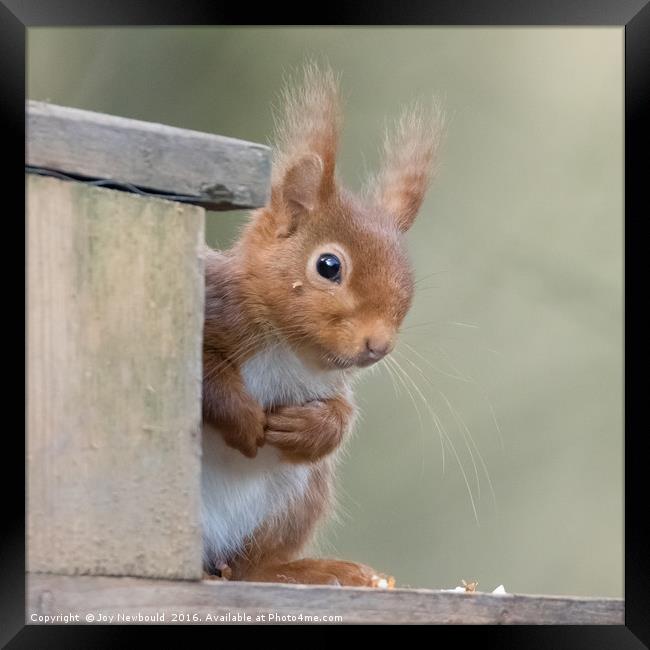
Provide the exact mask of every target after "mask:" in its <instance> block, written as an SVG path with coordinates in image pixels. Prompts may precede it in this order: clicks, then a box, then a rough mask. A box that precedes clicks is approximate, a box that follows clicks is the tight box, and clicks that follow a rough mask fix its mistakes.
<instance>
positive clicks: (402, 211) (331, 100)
mask: <svg viewBox="0 0 650 650" xmlns="http://www.w3.org/2000/svg"><path fill="white" fill-rule="evenodd" d="M340 123H341V111H340V101H339V89H338V83H337V80H336V78H335V76H334V74H333V73H332V71H331V70H329V69H325V70H322V69H319V68H318V67H317V66H315V65H313V64H311V65H308V66H307V67H306V68H305V74H304V80H303V83H302V84H300V85H299V86H297V87H296V86H289V88H288V89H287V90H285V93H284V114H283V116H282V118H281V120H280V121H279V122H278V127H277V134H276V147H275V150H274V160H273V170H272V184H271V196H270V199H269V202H268V204H267V205H266V206H265V207H264V208H261V209H260V210H257V211H256V212H254V213H253V219H252V220H251V222H250V224H249V225H248V227H247V228H246V230H245V232H244V235H243V237H242V239H241V240H240V243H239V246H240V251H241V254H242V256H243V258H244V260H245V269H246V271H245V278H243V281H244V282H245V286H246V290H247V294H248V296H249V298H250V300H249V304H251V305H253V306H254V309H256V310H257V311H258V312H259V313H258V314H257V316H258V317H259V318H260V319H261V320H264V321H266V322H268V323H269V324H270V325H271V326H272V327H273V328H274V329H275V330H277V331H278V333H279V334H280V335H282V336H283V337H284V338H285V339H286V340H287V341H288V342H289V343H290V344H291V345H292V346H293V347H294V349H296V351H298V352H299V353H301V354H302V355H303V356H304V357H306V358H309V359H311V360H313V361H315V362H316V363H317V364H318V365H320V366H321V367H324V368H349V367H353V366H368V365H371V364H372V363H374V362H376V361H378V360H380V359H381V358H382V357H383V356H385V355H386V354H387V353H389V352H390V351H391V350H392V349H393V347H394V345H395V339H396V336H397V332H398V330H399V327H400V325H401V323H402V321H403V319H404V317H405V316H406V313H407V311H408V309H409V306H410V304H411V300H412V296H413V274H412V270H411V267H410V264H409V260H408V257H407V255H406V251H405V246H404V244H405V242H404V233H405V232H406V231H407V230H408V229H409V228H410V227H411V225H412V224H413V222H414V220H415V217H416V215H417V212H418V210H419V208H420V206H421V204H422V201H423V199H424V195H425V192H426V189H427V186H428V184H429V181H430V178H431V175H432V172H433V170H434V166H435V162H436V152H437V149H438V144H439V140H440V132H441V113H440V110H439V109H438V108H437V106H434V107H433V110H430V111H425V110H423V109H422V108H420V107H418V106H415V107H412V108H410V109H408V110H407V111H405V112H404V113H403V115H402V117H401V118H400V119H399V120H398V122H397V124H396V127H395V128H394V129H393V130H392V132H389V133H388V134H387V136H386V139H385V142H384V152H383V163H382V167H381V171H380V172H379V173H378V174H377V176H376V177H375V178H374V179H372V180H371V182H370V183H369V185H368V188H367V190H366V191H364V192H363V193H362V194H360V195H354V194H352V193H351V192H349V191H347V190H345V189H344V188H343V187H342V186H341V185H340V184H339V182H338V180H337V178H336V175H335V160H336V151H337V143H338V135H339V129H340Z"/></svg>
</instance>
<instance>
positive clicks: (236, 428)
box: [219, 404, 266, 458]
mask: <svg viewBox="0 0 650 650" xmlns="http://www.w3.org/2000/svg"><path fill="white" fill-rule="evenodd" d="M265 424H266V414H265V413H264V410H263V409H262V407H261V406H258V405H257V404H252V405H250V406H248V407H247V406H244V405H242V408H241V409H240V410H239V411H238V413H237V420H236V422H233V424H232V425H231V426H224V425H220V426H219V429H220V431H221V433H222V435H223V437H224V440H225V441H226V444H227V445H228V446H229V447H233V448H234V449H237V450H239V451H241V453H242V454H244V456H247V457H248V458H254V457H255V456H257V448H258V447H261V446H262V445H263V444H264V441H265V434H264V426H265Z"/></svg>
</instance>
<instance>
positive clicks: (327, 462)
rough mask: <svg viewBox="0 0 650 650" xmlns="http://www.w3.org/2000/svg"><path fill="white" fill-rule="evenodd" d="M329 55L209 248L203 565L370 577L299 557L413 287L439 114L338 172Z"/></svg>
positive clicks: (401, 128)
mask: <svg viewBox="0 0 650 650" xmlns="http://www.w3.org/2000/svg"><path fill="white" fill-rule="evenodd" d="M339 108H340V107H339V94H338V85H337V82H336V80H335V78H334V76H333V74H332V73H331V72H330V71H325V72H321V71H320V70H318V69H317V68H316V67H314V66H311V67H308V68H307V69H306V73H305V79H304V84H303V86H302V88H301V89H299V90H293V91H292V90H288V91H287V93H285V116H284V121H283V122H282V123H281V125H280V126H279V128H278V145H277V147H276V151H275V155H274V162H273V170H272V171H273V174H272V176H273V178H272V184H271V197H270V200H269V202H268V204H267V205H266V206H264V207H263V208H260V209H259V210H256V211H255V212H253V213H252V215H251V219H250V221H249V223H248V224H247V226H246V228H245V229H244V231H243V232H242V234H241V236H240V237H239V238H238V240H237V242H236V243H235V245H234V246H233V247H232V248H231V249H230V250H228V251H225V252H217V251H211V250H208V251H206V260H205V272H206V303H205V327H204V345H203V420H204V426H203V466H202V470H203V474H202V496H203V513H202V519H203V538H204V566H205V568H206V570H207V571H209V572H214V571H215V570H217V571H218V570H221V569H222V568H223V567H224V566H227V567H228V569H229V574H230V575H231V576H232V578H234V579H239V580H259V581H285V582H299V583H300V582H305V583H328V584H342V585H365V586H378V585H380V584H382V583H383V584H386V579H385V578H382V577H381V576H379V575H378V574H376V573H375V571H373V570H372V569H371V568H370V567H367V566H365V565H362V564H356V563H353V562H343V561H339V560H321V559H297V558H298V557H299V555H300V552H301V551H302V549H303V548H304V546H305V545H306V543H307V542H308V541H309V539H310V538H311V537H312V535H313V533H314V530H315V528H316V525H317V523H318V522H319V520H321V519H322V518H323V516H324V515H325V514H326V513H327V511H328V510H329V508H330V504H331V499H332V492H333V490H332V480H333V470H334V467H335V464H336V459H337V456H338V451H339V450H340V449H341V446H342V444H343V442H344V440H345V438H346V436H347V434H348V432H349V431H350V429H351V427H352V424H353V421H354V415H355V410H354V406H353V403H352V395H351V390H350V386H351V381H352V379H353V376H354V373H355V372H356V371H357V370H358V368H362V367H366V366H369V365H371V364H373V363H375V362H377V361H379V360H380V359H382V358H383V357H384V356H385V355H386V354H388V353H389V352H390V351H391V350H392V348H393V347H394V344H395V338H396V335H397V331H398V328H399V326H400V324H401V322H402V321H403V319H404V316H405V315H406V312H407V311H408V308H409V306H410V304H411V298H412V294H413V277H412V272H411V269H410V266H409V263H408V258H407V256H406V253H405V250H404V245H403V244H404V241H403V233H404V232H405V231H406V230H408V228H409V227H410V225H411V224H412V223H413V220H414V218H415V215H416V213H417V210H418V209H419V207H420V204H421V202H422V199H423V197H424V192H425V189H426V186H427V183H428V181H429V177H430V173H431V166H432V161H433V157H434V153H435V149H436V146H437V142H438V140H437V138H438V125H437V124H436V123H435V121H433V122H432V121H428V120H425V119H424V116H423V114H422V113H421V111H418V110H412V111H410V112H408V113H406V114H405V116H404V117H403V118H402V121H401V122H400V123H399V125H398V130H397V135H396V136H395V138H394V139H393V140H390V139H389V140H387V142H386V151H385V163H384V167H383V169H382V171H381V173H380V175H379V176H378V178H377V180H376V181H375V183H374V186H373V188H374V191H373V192H372V194H369V195H367V196H365V197H359V196H356V195H353V194H352V193H350V192H348V191H346V190H344V189H343V188H341V187H340V185H339V184H338V181H337V179H336V178H335V173H334V169H335V155H336V145H337V140H338V129H339V124H340V110H339Z"/></svg>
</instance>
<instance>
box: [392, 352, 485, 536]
mask: <svg viewBox="0 0 650 650" xmlns="http://www.w3.org/2000/svg"><path fill="white" fill-rule="evenodd" d="M392 360H393V362H394V363H395V364H396V366H397V368H399V369H400V370H401V372H402V373H403V374H404V376H405V377H406V378H407V379H408V380H409V381H410V382H411V385H412V386H413V388H415V390H416V391H417V393H418V394H419V396H420V399H421V400H422V401H423V402H424V404H425V406H426V407H427V409H428V410H429V413H430V414H431V417H432V418H433V420H434V422H435V423H436V425H438V423H440V424H442V423H441V421H440V418H439V417H438V414H437V413H435V411H434V410H433V409H432V408H431V406H430V404H429V402H427V400H426V399H425V397H424V395H423V394H422V391H421V390H420V388H419V386H418V385H417V383H416V382H415V380H414V379H413V378H412V377H411V376H410V375H409V374H408V373H407V372H406V371H405V370H404V368H402V366H401V365H400V364H399V362H398V361H397V360H396V359H395V358H393V359H392ZM438 431H441V429H440V427H439V428H438ZM442 433H443V435H444V437H445V440H446V441H447V443H448V444H449V446H450V447H451V450H452V453H453V454H454V457H455V458H456V462H457V463H458V467H459V469H460V471H461V474H462V475H463V480H464V481H465V485H466V487H467V492H468V494H469V498H470V502H471V504H472V510H473V512H474V518H475V519H476V523H477V525H479V526H480V522H479V519H478V513H477V511H476V503H475V502H474V494H473V493H472V488H471V486H470V484H469V480H468V479H467V474H466V473H465V468H464V467H463V463H462V462H461V460H460V456H459V455H458V452H457V451H456V447H455V445H454V443H453V442H452V441H451V438H450V437H449V435H448V434H447V431H446V430H445V429H444V427H442Z"/></svg>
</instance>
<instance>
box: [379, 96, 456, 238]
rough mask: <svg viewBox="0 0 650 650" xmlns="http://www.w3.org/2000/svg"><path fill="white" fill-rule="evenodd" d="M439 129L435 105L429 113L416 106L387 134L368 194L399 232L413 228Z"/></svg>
mask: <svg viewBox="0 0 650 650" xmlns="http://www.w3.org/2000/svg"><path fill="white" fill-rule="evenodd" d="M442 126H443V118H442V111H441V109H440V107H439V105H438V104H434V106H433V108H432V110H429V111H425V110H424V109H422V108H421V107H420V106H419V105H415V106H413V107H411V108H410V109H407V110H406V111H404V112H403V113H402V116H401V118H400V119H399V120H398V122H397V124H396V126H395V128H394V129H393V130H392V132H387V135H386V138H385V140H384V151H383V163H382V167H381V171H380V172H379V174H378V175H377V176H376V177H375V178H374V179H373V180H372V183H371V185H370V193H371V196H372V198H373V200H374V201H375V203H377V204H378V205H379V206H381V208H382V209H383V210H385V211H386V212H388V214H390V215H391V216H392V217H393V218H394V219H395V221H396V222H397V227H398V228H399V229H400V230H401V231H402V232H405V231H406V230H408V229H409V228H410V227H411V226H412V225H413V222H414V221H415V217H416V215H417V213H418V210H419V209H420V206H421V205H422V201H423V200H424V195H425V194H426V191H427V188H428V186H429V182H430V180H431V178H432V176H433V173H434V171H435V166H436V162H437V160H436V158H437V155H436V154H437V153H438V148H439V144H440V139H441V134H442Z"/></svg>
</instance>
